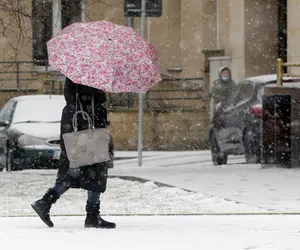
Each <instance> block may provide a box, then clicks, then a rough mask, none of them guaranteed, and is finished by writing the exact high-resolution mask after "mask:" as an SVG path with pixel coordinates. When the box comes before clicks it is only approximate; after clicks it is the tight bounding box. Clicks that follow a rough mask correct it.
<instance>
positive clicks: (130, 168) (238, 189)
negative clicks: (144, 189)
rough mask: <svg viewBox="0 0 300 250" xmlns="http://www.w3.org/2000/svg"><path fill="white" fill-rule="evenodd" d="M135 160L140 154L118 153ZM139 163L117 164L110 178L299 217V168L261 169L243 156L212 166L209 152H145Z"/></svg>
mask: <svg viewBox="0 0 300 250" xmlns="http://www.w3.org/2000/svg"><path fill="white" fill-rule="evenodd" d="M116 155H117V156H119V157H120V156H123V157H125V156H127V157H129V156H131V157H133V156H136V157H137V152H117V154H116ZM143 156H144V158H143V166H142V167H138V165H137V159H131V160H121V161H116V162H115V167H114V169H112V170H111V171H110V174H111V175H124V176H135V177H140V178H145V179H148V180H153V181H157V182H162V183H165V184H169V185H173V186H177V187H180V188H184V189H188V190H192V191H195V192H199V193H202V194H208V195H212V196H215V197H220V198H226V199H229V200H233V201H237V202H241V203H243V204H249V205H251V206H256V207H261V208H265V209H267V210H269V211H274V212H278V213H300V168H297V169H284V168H269V169H262V168H261V165H260V164H245V159H244V156H230V157H229V161H228V164H227V165H222V166H213V164H212V161H211V155H210V152H209V151H194V152H143Z"/></svg>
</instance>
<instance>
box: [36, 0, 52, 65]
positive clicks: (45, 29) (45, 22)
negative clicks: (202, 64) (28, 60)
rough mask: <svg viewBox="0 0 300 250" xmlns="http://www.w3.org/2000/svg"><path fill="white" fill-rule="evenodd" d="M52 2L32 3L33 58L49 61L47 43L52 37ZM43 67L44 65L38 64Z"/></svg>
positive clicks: (40, 0)
mask: <svg viewBox="0 0 300 250" xmlns="http://www.w3.org/2000/svg"><path fill="white" fill-rule="evenodd" d="M52 16H53V12H52V0H47V1H46V0H33V1H32V57H33V60H47V58H48V55H47V46H46V43H47V41H48V40H50V39H51V37H52V26H53V25H52ZM38 64H39V65H40V64H41V65H43V64H44V63H38Z"/></svg>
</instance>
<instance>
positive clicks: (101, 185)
mask: <svg viewBox="0 0 300 250" xmlns="http://www.w3.org/2000/svg"><path fill="white" fill-rule="evenodd" d="M76 88H77V91H78V94H79V96H78V97H79V99H80V102H81V104H82V106H83V110H84V111H85V112H87V113H88V114H89V115H90V116H91V117H92V109H91V98H92V94H93V93H94V100H95V128H105V127H107V111H106V109H105V108H104V106H103V104H104V103H105V102H106V95H105V93H104V92H103V91H102V90H98V89H95V88H92V87H87V86H84V85H81V84H75V83H73V82H72V81H71V80H70V79H68V78H67V79H66V82H65V87H64V96H65V99H66V102H67V104H66V106H65V108H64V109H63V112H62V118H61V135H60V147H61V157H60V160H59V169H58V174H57V179H56V182H57V183H64V184H67V185H68V186H69V187H71V188H83V189H86V190H91V191H94V192H102V193H103V192H105V190H106V182H107V163H100V164H94V165H91V166H84V167H80V168H77V169H71V168H69V164H70V162H69V160H68V158H67V154H66V150H65V145H64V141H63V138H62V135H63V134H65V133H70V132H73V126H72V118H73V116H74V114H75V111H76V109H75V107H76ZM77 108H78V110H79V109H80V106H79V105H78V107H77ZM84 129H88V123H87V121H86V120H84V119H83V118H82V116H81V115H78V130H84Z"/></svg>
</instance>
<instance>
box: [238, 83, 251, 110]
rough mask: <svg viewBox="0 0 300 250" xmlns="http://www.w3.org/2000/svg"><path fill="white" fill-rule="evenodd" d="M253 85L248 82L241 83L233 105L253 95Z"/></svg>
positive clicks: (241, 102)
mask: <svg viewBox="0 0 300 250" xmlns="http://www.w3.org/2000/svg"><path fill="white" fill-rule="evenodd" d="M253 92H254V85H253V84H251V83H250V82H248V83H242V85H241V88H240V91H239V93H238V95H237V97H236V99H235V103H234V106H238V105H241V104H243V103H246V102H247V101H248V100H249V99H250V98H251V97H252V95H253Z"/></svg>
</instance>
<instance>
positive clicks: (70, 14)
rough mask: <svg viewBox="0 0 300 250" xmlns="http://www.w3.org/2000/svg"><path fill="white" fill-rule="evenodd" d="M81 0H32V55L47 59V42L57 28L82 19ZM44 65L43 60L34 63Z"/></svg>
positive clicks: (35, 57) (59, 28) (38, 58)
mask: <svg viewBox="0 0 300 250" xmlns="http://www.w3.org/2000/svg"><path fill="white" fill-rule="evenodd" d="M81 4H82V3H81V0H32V57H33V60H34V61H36V60H39V61H40V60H44V61H47V60H48V54H47V42H48V41H49V40H50V39H51V38H52V37H53V36H55V35H56V34H57V33H58V31H59V30H61V29H62V28H64V27H66V26H67V25H69V24H71V23H74V22H80V21H81V20H82V19H81V18H82V13H81V12H82V10H81ZM36 64H37V65H45V64H46V63H45V62H39V63H36Z"/></svg>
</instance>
